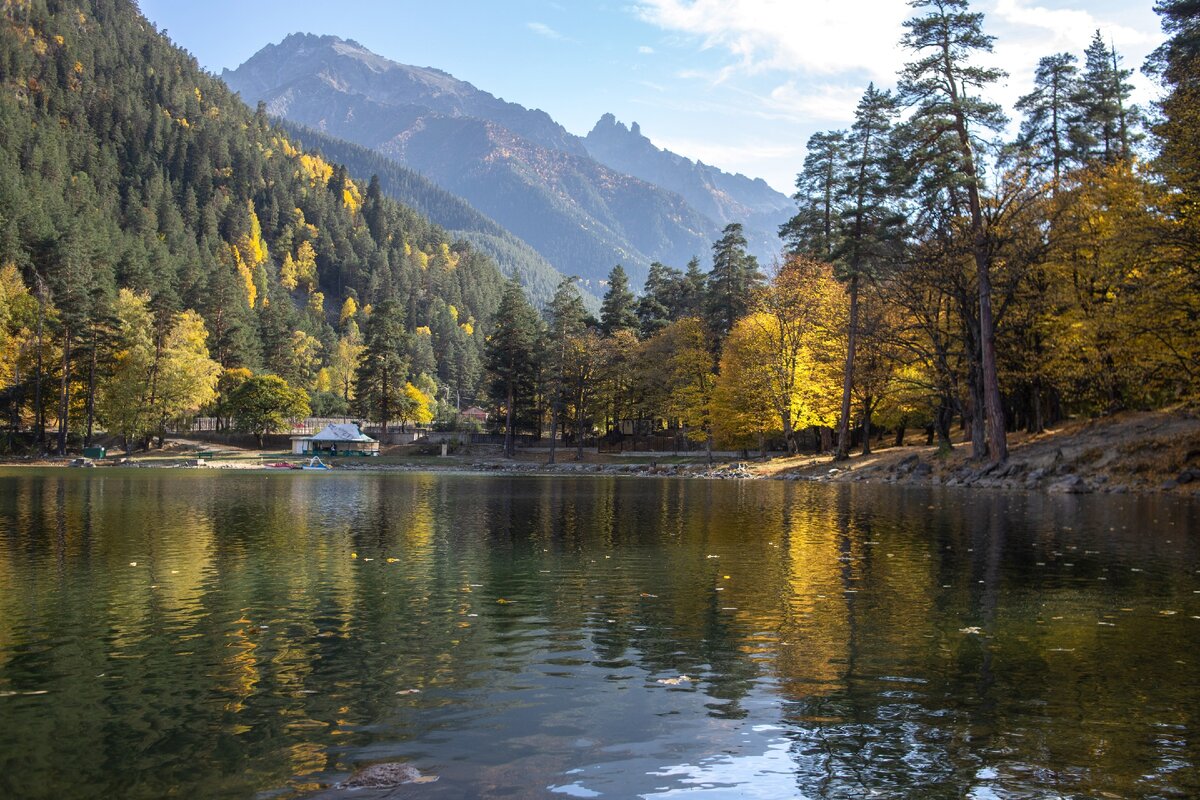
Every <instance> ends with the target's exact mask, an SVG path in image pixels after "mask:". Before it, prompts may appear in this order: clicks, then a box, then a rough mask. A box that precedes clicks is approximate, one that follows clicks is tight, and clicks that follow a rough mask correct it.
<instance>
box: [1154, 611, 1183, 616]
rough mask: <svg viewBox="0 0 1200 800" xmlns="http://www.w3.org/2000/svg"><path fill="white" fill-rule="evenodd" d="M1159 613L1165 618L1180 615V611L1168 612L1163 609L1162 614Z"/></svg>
mask: <svg viewBox="0 0 1200 800" xmlns="http://www.w3.org/2000/svg"><path fill="white" fill-rule="evenodd" d="M1158 613H1160V614H1162V615H1163V616H1164V617H1170V616H1174V615H1175V614H1178V613H1179V612H1178V611H1169V610H1167V609H1163V610H1162V611H1160V612H1158Z"/></svg>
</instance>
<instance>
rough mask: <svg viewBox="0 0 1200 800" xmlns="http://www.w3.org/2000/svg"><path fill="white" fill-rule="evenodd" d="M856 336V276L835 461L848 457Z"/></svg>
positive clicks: (851, 284) (856, 277) (852, 281)
mask: <svg viewBox="0 0 1200 800" xmlns="http://www.w3.org/2000/svg"><path fill="white" fill-rule="evenodd" d="M857 334H858V275H857V274H855V275H853V276H852V277H851V278H850V330H849V333H848V335H847V337H846V370H845V373H844V374H843V375H842V417H841V419H840V420H838V446H837V453H835V454H834V457H833V458H834V460H835V461H843V460H845V459H847V458H849V457H850V387H851V386H852V385H853V384H854V347H855V344H856V342H857V338H858V336H857Z"/></svg>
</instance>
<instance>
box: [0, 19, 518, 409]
mask: <svg viewBox="0 0 1200 800" xmlns="http://www.w3.org/2000/svg"><path fill="white" fill-rule="evenodd" d="M0 64H3V67H2V68H0V84H2V85H3V89H4V90H3V91H0V264H3V265H5V267H4V268H7V267H8V265H13V266H15V267H16V268H17V270H19V273H20V279H21V281H22V282H23V284H24V285H25V286H27V287H32V288H33V289H36V290H37V292H38V298H39V303H41V304H42V306H44V308H41V309H40V310H39V314H41V312H42V311H44V312H45V313H44V314H42V315H41V316H39V317H38V319H39V320H40V319H41V318H42V316H44V317H45V318H46V326H45V328H46V330H45V334H46V339H47V341H49V342H53V346H54V347H58V348H60V352H61V353H62V355H61V358H60V359H58V358H56V359H54V362H55V363H54V366H53V367H50V369H51V370H54V369H57V370H59V371H60V376H61V381H60V378H59V377H53V380H54V381H56V382H59V384H58V385H61V386H62V387H64V388H63V390H62V392H63V396H64V397H65V398H71V397H74V398H75V399H79V398H82V397H83V396H84V390H83V389H77V388H75V389H71V390H70V391H68V388H67V387H70V386H71V384H72V382H79V381H82V380H84V378H85V376H87V375H88V374H89V368H88V366H87V359H88V358H89V356H88V354H89V353H90V358H91V367H90V370H91V372H92V373H94V372H95V371H96V370H97V369H100V370H103V369H104V368H105V364H106V359H110V358H117V357H118V356H119V353H117V352H115V351H114V350H113V349H112V347H111V345H105V342H106V341H107V340H108V339H107V338H106V337H110V332H111V329H112V325H113V324H114V323H113V321H112V320H113V316H114V314H118V313H119V312H120V309H121V308H129V307H130V306H129V303H125V304H124V305H122V302H121V298H125V299H128V297H129V294H128V293H126V294H124V295H122V294H120V292H121V290H130V291H131V292H134V293H136V295H137V296H138V297H141V298H145V303H146V304H147V307H148V308H149V309H150V310H151V311H152V312H153V329H154V330H153V332H152V333H153V335H155V336H156V337H160V338H158V339H157V340H156V342H157V343H158V344H159V346H160V347H161V346H162V339H161V337H162V336H164V335H165V334H164V332H165V331H167V330H168V329H169V328H170V326H171V321H172V320H173V319H175V318H177V317H178V316H179V315H181V314H184V313H185V312H194V313H195V314H196V315H198V316H199V318H200V319H201V320H202V321H203V327H204V335H203V336H194V337H193V338H199V339H200V340H201V341H202V342H204V343H205V346H206V347H207V349H208V351H209V352H210V353H211V354H212V356H213V358H215V359H216V360H218V361H219V362H220V364H221V366H223V367H227V368H232V367H247V368H251V369H254V370H257V371H266V372H273V373H277V374H279V375H281V376H283V377H285V378H286V379H287V380H288V381H290V382H292V383H293V384H294V385H296V386H302V387H303V388H305V389H307V390H310V391H312V392H314V393H321V394H325V395H332V394H333V393H334V391H336V390H338V389H339V388H341V393H342V399H343V400H345V395H346V394H348V390H347V389H346V388H345V384H346V382H347V381H346V380H342V381H341V383H342V387H339V386H338V384H337V378H336V375H338V374H340V375H342V376H343V378H344V377H345V376H346V375H347V371H348V374H349V375H350V376H351V377H352V375H353V367H354V363H353V361H354V360H353V359H352V358H349V357H344V353H343V351H344V350H345V349H346V348H345V347H344V346H343V345H347V344H353V342H354V341H355V338H356V337H357V335H358V333H357V330H358V329H359V328H360V327H364V326H365V322H366V318H367V313H368V309H367V306H373V307H375V308H379V307H383V305H384V304H389V307H394V308H398V309H402V312H399V313H402V314H403V317H404V320H403V324H404V326H405V328H406V330H407V332H408V334H409V336H408V337H407V338H408V340H409V344H408V345H405V346H410V347H411V348H412V352H411V354H410V359H409V360H410V363H411V365H412V375H411V378H412V379H413V380H417V379H418V378H419V377H420V376H419V375H418V373H421V374H424V375H425V377H428V378H430V379H433V380H436V381H437V384H438V386H439V387H440V388H446V389H449V390H451V394H454V393H461V395H463V396H467V397H472V396H474V395H475V393H476V391H477V389H478V388H479V385H480V380H481V376H482V369H481V353H482V348H483V344H484V340H485V337H486V335H487V334H488V333H489V332H490V321H491V317H492V314H493V312H494V311H495V308H496V306H497V304H498V301H499V297H500V292H501V284H502V276H501V275H500V273H499V271H498V270H497V268H496V265H495V263H494V262H493V261H492V260H491V259H489V258H488V257H486V256H485V255H483V254H482V253H480V252H479V251H478V250H477V249H476V248H474V247H471V246H470V245H468V244H466V243H463V242H456V241H455V240H454V239H453V238H452V237H451V236H450V235H449V234H448V233H447V232H446V231H445V230H444V229H442V228H440V227H438V226H437V225H434V224H432V223H431V222H430V221H429V220H428V219H426V218H425V217H423V216H421V215H420V214H418V213H417V212H416V211H414V210H413V209H411V208H409V207H407V206H404V205H401V204H400V203H397V202H395V201H394V200H392V199H391V198H389V197H386V196H384V194H383V192H382V189H381V188H380V185H379V183H377V182H368V180H367V179H368V178H369V173H367V174H365V175H362V176H361V177H356V175H355V174H354V170H348V169H347V168H346V166H344V165H342V164H339V163H336V162H335V161H330V160H328V159H326V158H324V157H322V156H321V155H320V154H319V153H317V152H315V151H311V150H304V149H303V148H301V147H298V146H297V143H296V141H294V140H293V134H292V133H291V132H289V131H287V130H285V129H283V128H281V127H279V126H277V125H275V124H273V123H272V122H271V121H270V119H269V118H268V117H267V116H266V115H265V114H262V113H257V112H255V111H252V110H251V109H249V108H247V107H246V106H245V104H244V103H243V102H242V101H241V100H240V99H239V98H238V97H237V96H236V95H235V94H233V93H232V92H231V91H230V90H229V88H228V87H227V86H226V85H225V84H224V83H223V82H222V81H220V80H219V79H217V78H215V77H214V76H212V75H210V74H208V73H206V72H204V71H203V70H202V69H200V67H199V65H198V64H197V63H196V61H195V59H194V58H192V57H191V56H190V55H189V54H187V53H186V52H185V51H183V50H181V49H179V48H177V47H176V46H174V45H173V44H172V43H171V42H170V41H169V40H168V39H167V38H166V37H165V36H164V35H162V34H160V33H159V32H158V31H156V30H155V28H154V26H153V25H151V24H150V23H149V22H147V20H146V19H145V18H144V17H143V16H142V15H141V14H140V13H139V12H138V9H137V6H136V5H135V4H134V3H133V2H131V0H80V1H79V2H71V3H32V4H31V3H24V4H4V5H2V6H0ZM424 196H425V198H426V199H427V200H428V202H429V203H430V204H431V205H434V204H436V203H442V204H444V205H446V206H450V205H453V203H452V201H451V200H449V199H447V198H445V197H440V196H435V194H434V193H432V192H426V193H425V195H424ZM468 217H469V215H468V214H467V212H466V211H464V210H463V209H461V208H459V209H456V210H455V211H454V212H453V213H449V214H448V215H447V218H454V219H455V220H456V222H457V221H462V223H463V225H464V227H466V228H474V229H475V230H477V231H478V232H479V233H480V234H481V235H487V236H493V237H495V238H497V240H503V241H504V242H505V243H506V244H508V245H510V246H511V247H512V248H513V249H514V250H518V249H519V243H515V242H514V241H512V240H508V239H504V237H503V233H502V231H500V230H499V229H498V226H495V225H494V223H493V225H492V227H490V228H489V227H488V226H487V225H486V224H485V223H484V222H482V221H480V220H478V219H469V218H468ZM4 268H0V269H4ZM3 300H4V298H2V297H0V306H2V305H3ZM351 301H352V302H351ZM139 302H141V301H139ZM189 319H194V318H193V317H189ZM40 325H41V324H40V323H39V328H38V330H39V331H41V327H40ZM41 335H42V334H41V333H39V337H41ZM39 342H40V339H39ZM106 346H107V347H109V350H107V351H106V350H105V347H106ZM39 347H40V344H39ZM32 352H33V350H32V349H28V350H26V351H24V354H23V355H22V356H21V358H22V359H24V360H23V361H22V363H21V365H20V366H19V368H18V369H17V370H16V371H15V374H16V375H18V376H20V379H21V381H24V383H21V384H19V385H13V386H9V387H4V386H0V395H2V396H0V401H3V402H7V403H8V404H9V407H10V408H15V409H17V412H19V411H20V409H21V408H23V407H28V404H29V403H30V402H31V400H30V398H33V397H35V396H42V397H45V396H46V395H47V394H48V393H43V392H41V391H40V388H41V378H42V377H43V376H44V375H46V374H47V373H46V372H45V369H44V365H43V359H42V358H41V356H40V355H39V357H38V358H37V360H36V367H34V366H31V365H30V363H27V362H29V360H30V359H31V358H32V356H31V355H30V354H31V353H32ZM39 352H40V351H39ZM48 352H51V351H48ZM49 374H51V375H52V374H53V373H49ZM322 374H323V375H324V377H323V378H322V377H321V375H322ZM33 375H36V376H37V380H38V381H39V383H38V389H39V390H38V391H35V390H34V389H33V388H32V387H31V386H29V385H28V383H29V382H30V381H31V380H33V379H32V378H31V377H30V376H33ZM331 375H332V376H334V377H333V379H332V382H331ZM94 388H95V386H94V382H93V383H91V384H89V386H88V387H87V389H86V391H87V392H88V393H89V396H91V394H92V393H94ZM62 403H63V405H62V407H63V408H67V400H65V399H64V400H63V401H62ZM71 408H75V407H74V406H72V407H71ZM17 412H13V413H17ZM72 413H74V412H72ZM71 422H72V425H73V426H74V425H75V424H76V423H77V422H80V421H79V420H75V419H73V420H72V421H71ZM80 424H82V423H80ZM74 429H75V428H74V427H73V428H72V430H74Z"/></svg>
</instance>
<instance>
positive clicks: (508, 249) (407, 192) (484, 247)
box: [281, 120, 600, 311]
mask: <svg viewBox="0 0 1200 800" xmlns="http://www.w3.org/2000/svg"><path fill="white" fill-rule="evenodd" d="M281 124H282V126H283V128H284V129H285V130H287V131H288V132H289V133H290V134H291V135H292V136H293V137H294V138H295V139H296V141H297V142H299V143H301V144H303V145H304V146H306V147H308V148H311V149H313V150H315V151H317V152H320V153H321V154H322V155H324V156H325V157H326V158H327V159H329V160H330V161H334V162H337V163H341V164H345V165H346V168H347V169H348V170H349V171H350V173H351V174H352V175H355V176H359V177H363V178H366V177H369V176H371V175H375V176H377V177H378V178H379V185H380V188H381V189H382V190H383V192H384V194H386V195H388V196H389V197H393V198H395V199H396V200H399V201H400V202H402V203H404V204H405V205H407V206H409V207H411V208H413V209H415V210H417V211H419V212H420V213H422V214H424V215H425V216H427V217H429V219H430V220H431V221H432V222H434V223H436V224H437V225H440V226H441V227H443V228H445V229H446V231H447V233H449V234H450V235H451V236H452V237H454V238H456V239H463V240H465V241H468V242H470V243H471V244H472V245H474V246H475V248H476V249H478V250H480V251H482V252H483V253H486V254H487V255H489V256H491V257H492V258H493V259H494V260H495V262H496V264H497V265H498V266H499V267H500V271H501V272H502V273H504V274H505V275H519V276H520V277H521V283H522V284H523V285H524V286H525V287H526V289H527V290H528V292H529V297H530V299H531V300H532V301H533V302H534V303H535V304H536V305H539V306H540V305H543V304H545V303H547V302H549V300H550V298H551V297H552V296H553V295H554V290H555V288H556V287H557V286H558V283H559V281H560V280H562V273H561V272H559V271H558V270H556V269H555V268H554V267H553V266H551V264H550V262H548V261H547V260H546V259H545V258H543V257H542V255H541V254H540V253H538V252H537V251H536V250H534V249H533V247H531V246H530V245H529V244H528V243H527V242H524V241H522V240H521V239H518V238H517V237H516V236H514V235H513V234H512V233H510V232H509V231H508V230H506V229H505V228H504V227H503V226H501V225H500V224H499V223H498V222H496V221H495V220H493V219H490V218H489V217H487V216H485V215H484V214H481V213H480V212H479V211H478V210H476V209H475V208H474V207H473V206H472V205H471V204H470V203H468V202H467V201H466V200H463V199H462V198H461V197H459V196H457V195H455V194H451V193H450V192H448V191H446V190H445V189H443V188H441V187H440V186H438V185H437V184H435V183H434V182H433V181H431V180H429V179H428V178H426V177H425V176H423V175H421V174H419V173H417V172H415V171H413V170H411V169H409V168H408V167H405V166H403V165H401V164H399V163H398V162H397V161H395V160H393V159H391V158H388V157H387V156H384V155H382V154H380V153H378V152H376V151H374V150H371V149H369V148H366V147H363V146H361V145H357V144H354V143H353V142H348V141H346V140H345V139H339V138H337V137H335V136H330V135H329V134H326V133H321V132H320V131H317V130H314V129H312V128H309V127H306V126H304V125H300V124H298V123H295V122H291V121H287V120H284V121H283V122H282V123H281ZM581 289H583V290H584V291H583V295H584V302H585V303H586V304H587V306H588V307H589V309H591V310H593V311H598V310H599V308H600V299H599V297H598V296H597V295H596V294H595V293H594V292H589V291H587V288H586V287H581Z"/></svg>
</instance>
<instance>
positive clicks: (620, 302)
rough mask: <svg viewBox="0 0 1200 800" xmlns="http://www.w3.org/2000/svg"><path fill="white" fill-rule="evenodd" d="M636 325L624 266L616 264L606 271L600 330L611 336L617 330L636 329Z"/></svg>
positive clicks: (635, 315)
mask: <svg viewBox="0 0 1200 800" xmlns="http://www.w3.org/2000/svg"><path fill="white" fill-rule="evenodd" d="M637 327H638V318H637V314H636V313H635V311H634V303H633V292H631V291H629V278H628V276H626V275H625V268H624V267H622V266H621V265H620V264H617V265H616V266H615V267H613V268H612V270H611V271H610V272H609V273H608V289H607V290H606V291H605V292H604V299H603V300H602V301H601V303H600V330H601V331H602V332H603V333H604V335H605V336H612V335H614V334H615V333H616V332H617V331H627V330H629V331H631V330H637Z"/></svg>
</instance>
